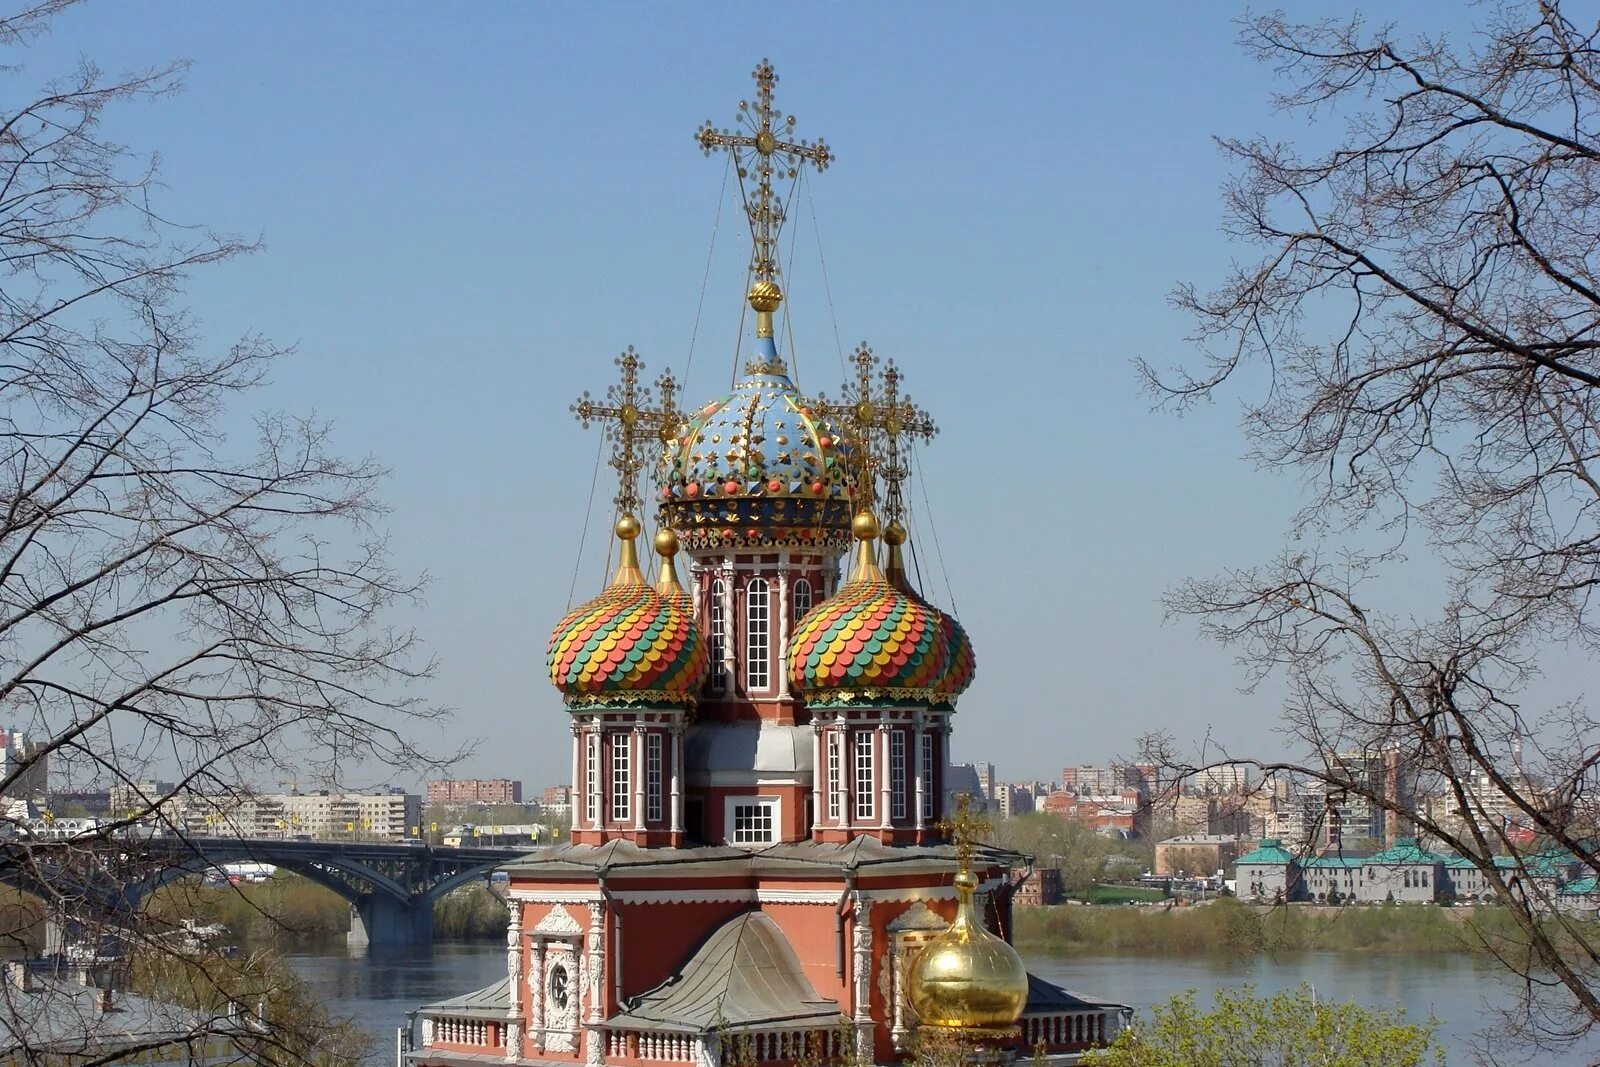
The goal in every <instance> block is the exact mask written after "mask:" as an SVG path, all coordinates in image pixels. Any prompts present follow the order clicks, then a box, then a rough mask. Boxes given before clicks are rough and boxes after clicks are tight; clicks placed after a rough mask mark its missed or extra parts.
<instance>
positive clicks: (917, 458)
mask: <svg viewBox="0 0 1600 1067" xmlns="http://www.w3.org/2000/svg"><path fill="white" fill-rule="evenodd" d="M911 465H912V466H913V467H914V468H916V476H917V488H918V489H919V490H921V492H922V513H923V514H924V515H925V516H926V517H927V519H928V532H929V533H931V534H932V535H933V552H934V557H935V558H936V559H937V560H938V561H939V573H940V574H942V575H943V576H944V591H945V595H946V596H948V597H949V598H950V613H951V614H952V615H960V614H961V612H960V610H959V609H958V608H957V606H956V592H955V589H953V588H952V587H951V585H950V571H949V569H948V568H946V567H945V565H944V549H943V548H942V547H940V545H939V526H938V524H937V523H935V522H934V521H933V506H932V505H931V504H929V503H928V482H927V479H925V478H923V477H922V454H921V452H920V451H919V450H918V449H917V443H916V442H915V441H912V442H911Z"/></svg>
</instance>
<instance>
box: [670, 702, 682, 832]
mask: <svg viewBox="0 0 1600 1067" xmlns="http://www.w3.org/2000/svg"><path fill="white" fill-rule="evenodd" d="M672 832H673V833H675V834H681V833H683V720H682V719H677V720H674V721H673V723H672Z"/></svg>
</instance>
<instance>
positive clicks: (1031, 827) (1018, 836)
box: [993, 811, 1146, 894]
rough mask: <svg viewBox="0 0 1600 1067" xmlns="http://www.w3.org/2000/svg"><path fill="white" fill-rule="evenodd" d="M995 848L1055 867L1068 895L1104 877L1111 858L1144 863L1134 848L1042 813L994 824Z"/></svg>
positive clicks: (1089, 829)
mask: <svg viewBox="0 0 1600 1067" xmlns="http://www.w3.org/2000/svg"><path fill="white" fill-rule="evenodd" d="M993 840H994V842H995V843H996V844H998V845H1003V846H1004V847H1006V848H1010V849H1015V850H1016V851H1018V852H1021V853H1023V854H1024V855H1027V856H1032V857H1033V858H1034V862H1035V863H1037V864H1038V865H1039V866H1040V867H1058V868H1060V870H1061V882H1062V885H1063V886H1064V888H1065V889H1066V890H1067V892H1068V893H1075V894H1076V893H1084V892H1087V891H1088V890H1090V889H1092V888H1094V886H1095V885H1096V883H1098V882H1102V881H1105V880H1106V879H1107V877H1108V865H1109V864H1110V861H1111V860H1112V859H1113V857H1119V856H1125V855H1126V856H1130V857H1133V858H1136V859H1138V860H1139V862H1140V863H1141V864H1142V863H1145V862H1146V860H1145V853H1144V851H1143V850H1141V849H1139V848H1138V847H1137V846H1130V845H1128V844H1127V843H1126V842H1122V841H1118V840H1115V839H1113V838H1108V837H1101V836H1100V835H1099V834H1097V833H1095V832H1094V830H1093V829H1092V828H1091V827H1089V826H1086V825H1084V824H1083V823H1079V822H1073V821H1071V820H1070V819H1064V818H1062V817H1061V816H1059V815H1053V814H1051V813H1050V812H1045V811H1032V812H1028V813H1027V814H1025V815H1014V816H1012V817H1011V818H1009V819H1002V820H1001V821H1000V822H998V823H997V824H996V825H995V828H994V834H993Z"/></svg>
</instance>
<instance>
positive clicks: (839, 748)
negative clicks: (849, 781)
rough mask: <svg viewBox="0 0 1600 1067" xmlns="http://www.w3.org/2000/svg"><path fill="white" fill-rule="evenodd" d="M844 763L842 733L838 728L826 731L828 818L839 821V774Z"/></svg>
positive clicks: (840, 786)
mask: <svg viewBox="0 0 1600 1067" xmlns="http://www.w3.org/2000/svg"><path fill="white" fill-rule="evenodd" d="M843 763H844V734H842V733H840V732H839V731H838V730H830V731H829V732H828V818H829V819H832V820H833V821H834V822H838V821H839V791H840V789H842V788H843V787H844V781H843V779H842V778H841V776H840V771H841V769H842V768H841V766H840V765H841V764H843Z"/></svg>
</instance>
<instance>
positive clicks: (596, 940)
mask: <svg viewBox="0 0 1600 1067" xmlns="http://www.w3.org/2000/svg"><path fill="white" fill-rule="evenodd" d="M604 920H605V909H604V908H603V907H602V906H601V904H600V902H599V901H593V902H592V903H590V905H589V945H588V952H587V953H585V956H586V958H587V960H588V965H587V966H586V967H585V968H584V969H585V971H586V972H587V973H588V984H589V989H588V996H589V1024H590V1025H589V1026H588V1027H587V1033H586V1035H585V1037H584V1062H585V1063H587V1064H588V1065H589V1067H599V1065H600V1064H602V1063H604V1062H605V1034H604V1033H602V1032H601V1030H600V1027H599V1024H600V1023H601V1022H603V1021H604V1019H605V999H606V996H605V974H606V942H605V927H604V925H603V923H604Z"/></svg>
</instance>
